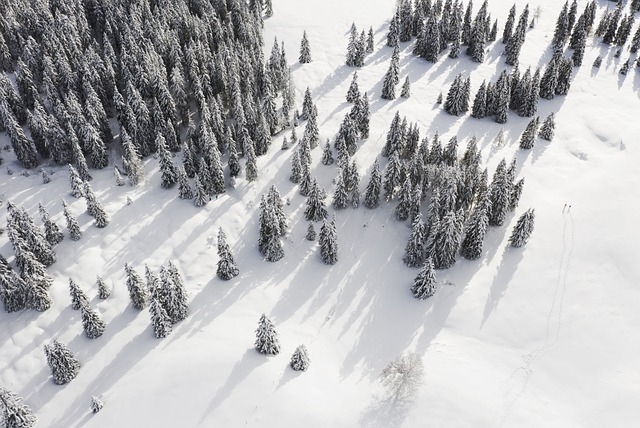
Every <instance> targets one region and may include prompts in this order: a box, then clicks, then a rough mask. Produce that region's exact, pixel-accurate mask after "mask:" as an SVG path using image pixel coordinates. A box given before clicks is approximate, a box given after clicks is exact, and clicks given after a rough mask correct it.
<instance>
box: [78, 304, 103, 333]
mask: <svg viewBox="0 0 640 428" xmlns="http://www.w3.org/2000/svg"><path fill="white" fill-rule="evenodd" d="M80 312H81V314H82V329H83V330H84V334H85V336H87V338H88V339H95V338H97V337H100V336H102V333H104V329H105V328H106V327H107V324H106V323H105V322H104V321H103V320H102V318H100V316H99V315H98V313H97V312H96V311H94V310H93V309H91V308H90V307H89V303H88V302H87V304H85V305H82V306H81V307H80Z"/></svg>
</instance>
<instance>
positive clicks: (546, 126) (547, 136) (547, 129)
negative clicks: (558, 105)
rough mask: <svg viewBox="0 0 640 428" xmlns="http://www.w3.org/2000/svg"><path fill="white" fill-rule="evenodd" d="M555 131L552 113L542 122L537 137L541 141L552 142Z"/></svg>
mask: <svg viewBox="0 0 640 428" xmlns="http://www.w3.org/2000/svg"><path fill="white" fill-rule="evenodd" d="M555 130H556V118H555V114H554V113H553V112H552V113H551V114H549V116H547V117H546V119H545V120H544V122H542V127H541V128H540V132H539V133H538V136H539V137H540V138H542V139H543V140H547V141H551V140H553V136H554V135H555Z"/></svg>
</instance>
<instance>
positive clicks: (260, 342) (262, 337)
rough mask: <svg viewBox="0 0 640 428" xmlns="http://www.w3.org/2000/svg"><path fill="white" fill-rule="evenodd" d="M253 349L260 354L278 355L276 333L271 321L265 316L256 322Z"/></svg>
mask: <svg viewBox="0 0 640 428" xmlns="http://www.w3.org/2000/svg"><path fill="white" fill-rule="evenodd" d="M255 347H256V349H257V350H258V352H260V353H261V354H267V355H278V354H279V353H280V340H279V339H278V333H277V332H276V329H275V327H274V325H273V323H272V322H271V320H270V319H269V318H267V316H266V315H265V314H262V316H261V317H260V321H259V322H258V328H257V329H256V342H255Z"/></svg>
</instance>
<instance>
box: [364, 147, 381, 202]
mask: <svg viewBox="0 0 640 428" xmlns="http://www.w3.org/2000/svg"><path fill="white" fill-rule="evenodd" d="M381 189H382V176H381V175H380V164H378V159H376V160H375V161H374V162H373V168H372V169H371V177H370V178H369V184H368V185H367V189H366V190H365V194H364V206H365V207H367V208H369V209H373V208H376V207H377V206H378V204H379V203H380V191H381Z"/></svg>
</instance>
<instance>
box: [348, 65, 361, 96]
mask: <svg viewBox="0 0 640 428" xmlns="http://www.w3.org/2000/svg"><path fill="white" fill-rule="evenodd" d="M359 99H360V89H358V72H357V71H356V72H354V73H353V78H352V79H351V84H350V85H349V90H348V91H347V102H348V103H355V102H357V101H358V100H359Z"/></svg>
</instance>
